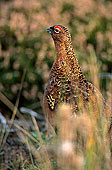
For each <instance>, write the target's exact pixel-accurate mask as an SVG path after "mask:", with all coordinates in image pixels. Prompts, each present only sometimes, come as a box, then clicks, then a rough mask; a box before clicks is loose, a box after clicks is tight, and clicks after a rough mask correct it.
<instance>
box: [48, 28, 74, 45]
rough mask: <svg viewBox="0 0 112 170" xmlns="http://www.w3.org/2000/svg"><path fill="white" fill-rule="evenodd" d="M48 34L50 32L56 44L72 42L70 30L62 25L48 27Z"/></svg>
mask: <svg viewBox="0 0 112 170" xmlns="http://www.w3.org/2000/svg"><path fill="white" fill-rule="evenodd" d="M46 30H47V32H49V33H50V34H51V36H52V38H53V40H54V42H56V41H59V42H60V43H61V42H71V35H70V32H69V31H68V29H67V28H66V27H64V26H62V25H54V26H51V27H48V28H47V29H46Z"/></svg>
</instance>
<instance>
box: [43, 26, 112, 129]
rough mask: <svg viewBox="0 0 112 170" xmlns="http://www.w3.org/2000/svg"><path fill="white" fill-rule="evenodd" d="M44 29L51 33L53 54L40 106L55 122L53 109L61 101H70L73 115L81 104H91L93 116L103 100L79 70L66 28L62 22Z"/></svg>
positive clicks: (83, 106)
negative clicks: (54, 55) (54, 54)
mask: <svg viewBox="0 0 112 170" xmlns="http://www.w3.org/2000/svg"><path fill="white" fill-rule="evenodd" d="M47 31H48V32H49V33H50V34H51V36H52V38H53V40H54V44H55V48H56V58H55V61H54V63H53V66H52V68H51V72H50V75H49V80H48V84H47V87H46V89H45V92H44V104H43V106H44V112H45V114H46V115H47V117H48V120H49V121H50V123H51V124H52V125H54V126H55V123H56V122H55V117H56V110H57V107H58V105H59V104H60V103H63V102H64V103H69V104H70V106H71V109H72V112H73V114H74V115H75V116H77V115H78V114H80V113H81V110H82V109H83V108H85V109H90V108H91V109H92V110H93V112H94V113H95V116H97V114H99V113H98V112H99V109H98V105H100V107H101V108H102V109H104V108H105V101H104V98H103V96H102V94H101V93H100V92H99V90H98V89H97V88H96V87H95V86H94V85H93V84H91V83H90V82H88V81H87V80H86V78H85V76H84V74H83V73H82V70H81V68H80V66H79V63H78V60H77V56H76V54H75V52H74V49H73V46H72V42H71V35H70V32H69V31H68V29H67V28H66V27H64V26H62V25H54V26H52V27H49V28H47ZM90 105H92V107H90ZM109 114H110V113H109Z"/></svg>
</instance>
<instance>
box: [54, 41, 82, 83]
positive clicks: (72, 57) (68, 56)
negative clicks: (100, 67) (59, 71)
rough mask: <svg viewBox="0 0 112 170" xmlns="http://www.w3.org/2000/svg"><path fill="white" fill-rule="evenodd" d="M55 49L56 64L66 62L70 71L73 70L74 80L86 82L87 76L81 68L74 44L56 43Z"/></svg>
mask: <svg viewBox="0 0 112 170" xmlns="http://www.w3.org/2000/svg"><path fill="white" fill-rule="evenodd" d="M55 47H56V62H59V61H60V60H63V61H66V64H67V65H68V66H69V70H72V74H73V75H74V76H73V77H74V79H77V80H78V81H79V82H82V81H84V80H85V76H84V75H83V73H82V70H81V67H80V66H79V63H78V60H77V56H76V54H75V52H74V49H73V46H72V43H69V42H66V43H63V42H55ZM59 67H60V66H59Z"/></svg>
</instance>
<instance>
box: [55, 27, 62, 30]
mask: <svg viewBox="0 0 112 170" xmlns="http://www.w3.org/2000/svg"><path fill="white" fill-rule="evenodd" d="M56 28H58V29H59V30H60V31H62V28H61V27H59V26H55V27H54V29H56Z"/></svg>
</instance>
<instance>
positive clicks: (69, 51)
mask: <svg viewBox="0 0 112 170" xmlns="http://www.w3.org/2000/svg"><path fill="white" fill-rule="evenodd" d="M54 43H55V48H56V56H57V57H60V56H61V57H62V56H63V57H64V56H67V55H71V56H74V57H75V58H76V56H75V53H74V50H73V46H72V44H71V42H60V41H54Z"/></svg>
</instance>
